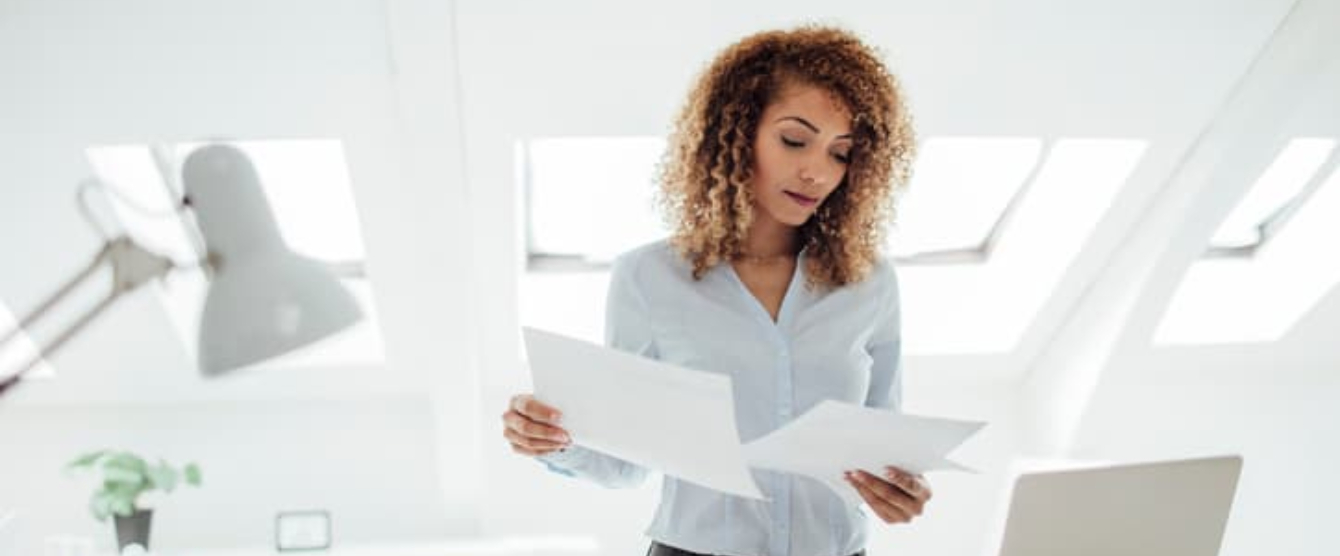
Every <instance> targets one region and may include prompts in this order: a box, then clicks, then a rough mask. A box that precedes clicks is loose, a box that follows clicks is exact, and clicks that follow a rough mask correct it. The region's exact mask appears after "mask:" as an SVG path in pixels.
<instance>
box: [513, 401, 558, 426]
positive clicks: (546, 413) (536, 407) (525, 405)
mask: <svg viewBox="0 0 1340 556" xmlns="http://www.w3.org/2000/svg"><path fill="white" fill-rule="evenodd" d="M512 409H513V410H515V411H516V412H517V413H520V414H522V415H525V416H526V417H529V418H531V419H532V420H535V421H540V422H544V423H553V424H558V421H559V419H561V418H562V417H563V414H562V413H561V412H560V411H559V410H557V409H554V408H552V407H549V406H547V405H545V404H543V403H541V402H540V401H539V400H536V399H535V397H534V396H531V395H530V394H519V395H517V396H513V397H512Z"/></svg>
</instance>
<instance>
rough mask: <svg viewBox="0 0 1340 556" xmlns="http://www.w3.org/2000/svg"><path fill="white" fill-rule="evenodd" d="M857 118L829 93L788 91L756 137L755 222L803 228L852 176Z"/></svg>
mask: <svg viewBox="0 0 1340 556" xmlns="http://www.w3.org/2000/svg"><path fill="white" fill-rule="evenodd" d="M851 145H852V139H851V114H850V113H849V112H848V111H847V109H846V108H845V107H844V106H843V105H842V104H841V103H840V102H839V101H838V100H837V98H836V97H834V96H833V95H832V94H830V93H829V92H828V91H827V90H825V89H821V88H818V87H815V86H813V85H807V84H800V83H797V84H788V85H786V86H784V87H782V89H781V91H779V92H778V93H777V96H776V98H774V99H773V101H772V104H769V105H768V106H767V107H766V108H764V110H763V116H762V117H761V118H760V119H759V123H758V133H757V134H756V135H755V136H754V168H753V170H754V172H753V181H752V182H750V184H749V187H750V188H751V191H752V192H753V194H754V206H755V209H756V210H755V218H763V219H771V220H775V221H777V222H779V223H782V224H785V225H788V226H800V225H801V224H804V223H805V221H806V220H809V218H810V216H811V215H813V214H814V212H815V210H816V209H818V208H819V205H820V204H822V203H823V202H824V199H826V198H828V195H829V194H830V193H832V192H833V190H834V189H837V186H838V185H839V184H841V183H842V178H843V177H844V176H846V175H847V160H848V155H849V154H850V151H851Z"/></svg>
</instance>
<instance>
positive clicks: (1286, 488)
mask: <svg viewBox="0 0 1340 556" xmlns="http://www.w3.org/2000/svg"><path fill="white" fill-rule="evenodd" d="M1233 351H1237V352H1238V353H1236V354H1235V355H1236V357H1235V358H1236V359H1238V361H1234V362H1232V364H1230V360H1229V358H1220V357H1205V356H1204V355H1203V354H1202V356H1201V357H1199V358H1189V357H1186V356H1185V354H1182V356H1181V357H1178V356H1173V355H1167V354H1165V355H1162V356H1149V357H1144V358H1139V359H1137V360H1130V361H1125V362H1123V363H1122V364H1121V365H1120V366H1119V367H1118V368H1117V369H1115V370H1116V373H1115V375H1116V376H1114V377H1113V378H1112V379H1111V380H1109V381H1107V382H1105V383H1104V384H1103V385H1102V387H1101V388H1100V389H1099V392H1100V394H1099V395H1098V397H1097V398H1096V399H1095V401H1094V404H1093V405H1092V407H1091V409H1090V411H1089V413H1088V414H1087V415H1086V417H1085V420H1084V426H1083V428H1082V429H1081V431H1080V435H1079V442H1078V445H1077V447H1076V450H1077V453H1079V454H1081V455H1083V456H1084V457H1092V458H1098V459H1117V460H1126V461H1130V460H1137V459H1165V458H1178V457H1191V456H1200V455H1212V454H1224V453H1233V454H1241V455H1242V456H1243V459H1244V461H1243V470H1242V477H1241V480H1240V483H1239V486H1238V494H1237V499H1236V501H1235V503H1234V509H1233V513H1232V514H1231V517H1230V519H1229V525H1228V531H1227V533H1226V535H1225V538H1224V547H1223V552H1222V554H1223V555H1224V556H1248V555H1254V554H1291V555H1299V556H1323V555H1332V554H1337V553H1340V537H1338V536H1336V535H1335V534H1334V528H1335V517H1336V512H1335V509H1334V506H1335V504H1334V502H1335V500H1337V499H1340V479H1337V478H1336V473H1335V470H1336V469H1340V409H1337V406H1336V403H1335V402H1336V400H1338V399H1340V373H1337V372H1336V369H1338V368H1340V356H1337V355H1335V354H1330V355H1329V356H1327V357H1325V358H1321V357H1318V358H1317V359H1316V360H1314V361H1312V362H1306V361H1281V360H1280V359H1273V360H1272V357H1270V356H1269V354H1267V353H1261V351H1262V350H1240V349H1239V350H1233ZM1252 351H1256V352H1257V353H1254V354H1253V353H1251V352H1252ZM1244 352H1246V353H1244ZM1276 357H1278V356H1276ZM1241 358H1247V359H1249V360H1251V361H1252V362H1254V363H1256V365H1253V366H1252V367H1250V368H1243V367H1242V366H1241Z"/></svg>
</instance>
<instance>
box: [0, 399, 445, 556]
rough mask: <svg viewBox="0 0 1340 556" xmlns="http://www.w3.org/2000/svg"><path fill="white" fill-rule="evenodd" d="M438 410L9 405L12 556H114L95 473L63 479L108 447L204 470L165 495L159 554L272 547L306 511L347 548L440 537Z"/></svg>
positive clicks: (1, 410) (6, 495)
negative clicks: (82, 459)
mask: <svg viewBox="0 0 1340 556" xmlns="http://www.w3.org/2000/svg"><path fill="white" fill-rule="evenodd" d="M429 411H430V408H429V406H428V402H427V400H426V399H425V398H423V397H400V398H386V399H374V400H367V401H358V402H315V401H314V402H300V403H293V402H283V403H279V402H250V403H246V402H238V403H231V402H212V403H210V402H206V403H194V404H132V405H121V404H107V405H75V406H64V405H53V406H48V407H5V406H0V447H3V448H0V468H2V469H3V473H0V507H3V508H9V509H12V510H17V511H18V512H19V516H18V521H17V523H16V524H15V525H16V526H17V531H15V533H16V534H17V536H18V539H17V540H18V541H19V545H18V547H17V548H18V552H16V553H14V554H15V555H18V554H25V555H26V554H43V553H44V552H43V550H44V547H43V542H44V539H46V538H48V537H51V536H71V537H85V538H89V539H92V540H94V541H95V542H96V543H97V544H98V545H101V546H114V535H113V532H112V525H111V523H110V522H109V523H99V522H97V521H96V520H94V519H93V517H92V515H91V514H90V513H89V512H88V509H87V508H88V499H89V496H90V495H91V494H92V492H93V488H94V485H93V483H94V481H93V478H92V476H91V475H88V474H82V475H81V474H75V475H68V474H66V473H65V472H64V469H63V468H64V466H65V464H66V463H68V462H69V461H71V460H73V459H74V458H75V457H77V456H79V455H81V454H83V453H85V452H88V451H91V450H94V449H100V448H104V447H106V448H116V449H130V450H134V451H136V452H138V453H141V454H142V455H144V456H146V457H149V458H153V459H155V460H156V458H158V457H162V458H164V459H166V460H168V462H169V463H172V464H174V465H178V466H180V465H182V464H184V463H186V462H197V463H199V464H200V466H201V469H202V471H203V476H204V483H203V485H202V487H201V488H198V489H197V488H184V489H182V490H178V491H176V492H174V493H172V494H170V495H166V496H163V497H161V499H160V505H159V510H158V511H157V513H156V514H155V516H154V523H153V533H152V535H153V537H152V542H153V545H154V547H156V548H161V549H163V550H183V549H191V548H203V547H244V546H245V547H265V546H272V545H273V539H274V519H275V514H276V513H277V512H279V511H284V510H301V509H325V510H328V511H330V512H331V514H332V523H333V535H334V538H335V540H336V541H337V542H340V543H358V542H403V541H406V540H414V539H433V538H439V537H441V536H442V532H443V531H444V530H445V529H446V526H447V523H446V516H445V511H444V509H445V505H444V500H443V499H442V497H441V495H440V494H439V491H438V490H437V488H436V476H435V475H436V470H437V468H438V462H437V461H435V454H434V450H433V440H432V429H431V426H430V423H431V421H430V414H429ZM6 556H8V555H6Z"/></svg>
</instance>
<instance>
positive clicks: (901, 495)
mask: <svg viewBox="0 0 1340 556" xmlns="http://www.w3.org/2000/svg"><path fill="white" fill-rule="evenodd" d="M853 475H855V478H856V479H857V480H858V481H860V482H861V484H864V485H865V486H866V487H867V488H869V489H870V490H871V491H872V492H874V493H875V495H876V496H878V497H879V498H880V499H882V500H884V501H885V502H886V503H888V504H889V505H891V506H895V507H897V508H898V509H899V510H901V511H902V512H903V513H905V514H908V515H910V516H918V515H921V510H922V501H921V500H918V499H916V498H913V497H912V496H910V495H908V494H907V493H906V492H903V490H902V489H901V488H899V487H897V486H894V485H893V484H890V483H889V482H888V481H885V480H883V479H881V478H879V477H876V476H874V475H871V474H870V473H867V472H865V471H862V470H859V469H858V470H856V471H855V472H854V473H853Z"/></svg>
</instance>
